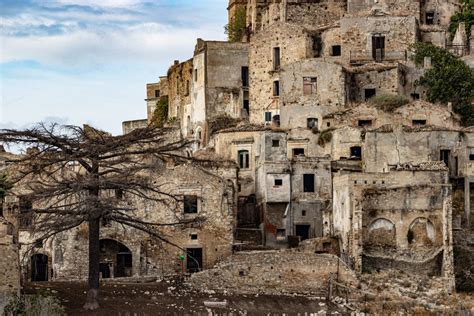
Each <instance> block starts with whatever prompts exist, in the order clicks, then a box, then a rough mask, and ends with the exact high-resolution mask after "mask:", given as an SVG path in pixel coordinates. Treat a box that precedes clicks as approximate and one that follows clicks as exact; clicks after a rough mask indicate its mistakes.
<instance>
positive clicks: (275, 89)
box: [273, 80, 280, 97]
mask: <svg viewBox="0 0 474 316" xmlns="http://www.w3.org/2000/svg"><path fill="white" fill-rule="evenodd" d="M273 96H274V97H279V96H280V81H278V80H275V81H273Z"/></svg>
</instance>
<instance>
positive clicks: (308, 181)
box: [303, 173, 314, 192]
mask: <svg viewBox="0 0 474 316" xmlns="http://www.w3.org/2000/svg"><path fill="white" fill-rule="evenodd" d="M303 191H304V192H314V174H312V173H306V174H304V175H303Z"/></svg>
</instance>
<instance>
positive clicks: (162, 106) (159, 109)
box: [152, 97, 168, 126]
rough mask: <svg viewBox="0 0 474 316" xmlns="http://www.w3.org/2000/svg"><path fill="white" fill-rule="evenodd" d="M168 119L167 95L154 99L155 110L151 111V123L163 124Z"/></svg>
mask: <svg viewBox="0 0 474 316" xmlns="http://www.w3.org/2000/svg"><path fill="white" fill-rule="evenodd" d="M167 120H168V97H161V98H160V99H159V100H158V101H156V107H155V111H154V112H153V119H152V124H153V125H155V126H163V125H164V124H165V123H166V122H167Z"/></svg>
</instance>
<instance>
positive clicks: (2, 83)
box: [0, 0, 227, 134]
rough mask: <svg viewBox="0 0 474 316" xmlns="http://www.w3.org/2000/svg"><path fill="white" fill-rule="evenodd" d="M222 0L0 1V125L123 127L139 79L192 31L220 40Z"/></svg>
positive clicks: (149, 75)
mask: <svg viewBox="0 0 474 316" xmlns="http://www.w3.org/2000/svg"><path fill="white" fill-rule="evenodd" d="M226 5H227V0H154V1H152V0H0V128H23V127H26V126H28V125H30V124H33V123H35V122H39V121H47V122H49V121H54V122H58V123H62V124H83V123H88V124H92V125H93V126H96V127H99V128H102V129H105V130H107V131H109V132H112V133H113V134H119V133H121V122H122V121H124V120H131V119H140V118H145V117H146V106H145V101H144V99H145V84H146V83H148V82H156V81H157V80H158V77H159V76H160V75H164V74H166V71H167V69H168V67H169V66H170V65H171V64H172V62H173V60H175V59H178V60H186V59H188V58H190V57H191V56H192V53H193V50H194V45H195V43H196V39H197V38H198V37H200V38H203V39H213V40H224V39H225V35H224V33H223V30H224V29H223V26H224V24H225V23H226V20H227V12H226Z"/></svg>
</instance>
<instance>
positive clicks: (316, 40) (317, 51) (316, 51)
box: [311, 34, 323, 57]
mask: <svg viewBox="0 0 474 316" xmlns="http://www.w3.org/2000/svg"><path fill="white" fill-rule="evenodd" d="M311 40H312V42H313V57H321V49H322V46H323V43H322V40H321V35H320V34H316V35H313V36H312V37H311Z"/></svg>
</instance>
